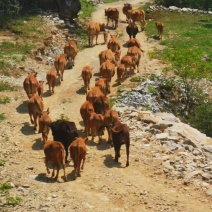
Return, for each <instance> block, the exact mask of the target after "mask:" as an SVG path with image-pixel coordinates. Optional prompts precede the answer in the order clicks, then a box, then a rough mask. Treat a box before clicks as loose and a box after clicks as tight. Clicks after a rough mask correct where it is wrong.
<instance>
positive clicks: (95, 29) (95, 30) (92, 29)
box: [87, 22, 105, 46]
mask: <svg viewBox="0 0 212 212" xmlns="http://www.w3.org/2000/svg"><path fill="white" fill-rule="evenodd" d="M100 31H105V24H101V23H96V22H91V23H89V24H88V28H87V32H88V45H89V46H93V40H94V37H96V45H97V39H98V36H99V32H100Z"/></svg>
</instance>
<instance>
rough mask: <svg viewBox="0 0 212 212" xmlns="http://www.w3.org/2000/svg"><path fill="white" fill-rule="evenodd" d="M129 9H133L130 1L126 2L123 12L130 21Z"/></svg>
mask: <svg viewBox="0 0 212 212" xmlns="http://www.w3.org/2000/svg"><path fill="white" fill-rule="evenodd" d="M129 10H132V4H129V3H126V4H124V7H123V8H122V12H123V14H124V15H126V21H127V22H129V21H130V16H129Z"/></svg>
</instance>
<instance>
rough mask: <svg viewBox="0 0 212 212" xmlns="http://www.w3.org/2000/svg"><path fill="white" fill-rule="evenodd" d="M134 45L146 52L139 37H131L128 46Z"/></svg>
mask: <svg viewBox="0 0 212 212" xmlns="http://www.w3.org/2000/svg"><path fill="white" fill-rule="evenodd" d="M133 46H137V47H138V48H139V49H140V50H141V51H142V52H144V50H143V49H142V48H141V43H140V41H139V40H138V39H136V38H130V39H129V41H128V45H127V47H128V48H129V47H133Z"/></svg>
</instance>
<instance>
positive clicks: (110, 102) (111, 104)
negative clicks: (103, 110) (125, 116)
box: [109, 98, 116, 108]
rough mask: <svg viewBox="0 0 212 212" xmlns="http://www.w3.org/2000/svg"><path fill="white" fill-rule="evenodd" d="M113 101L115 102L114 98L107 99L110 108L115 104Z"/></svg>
mask: <svg viewBox="0 0 212 212" xmlns="http://www.w3.org/2000/svg"><path fill="white" fill-rule="evenodd" d="M115 103H116V99H112V98H110V99H109V105H110V107H111V108H112V107H113V106H114V105H115Z"/></svg>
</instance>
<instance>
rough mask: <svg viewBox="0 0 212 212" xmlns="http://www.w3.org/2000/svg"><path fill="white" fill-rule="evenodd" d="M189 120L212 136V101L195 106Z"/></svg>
mask: <svg viewBox="0 0 212 212" xmlns="http://www.w3.org/2000/svg"><path fill="white" fill-rule="evenodd" d="M189 121H190V124H191V125H192V126H194V127H195V128H197V129H199V130H200V131H201V132H203V133H205V134H206V135H207V136H210V137H212V102H210V103H207V104H200V105H197V106H195V107H194V110H193V113H191V114H190V116H189Z"/></svg>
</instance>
